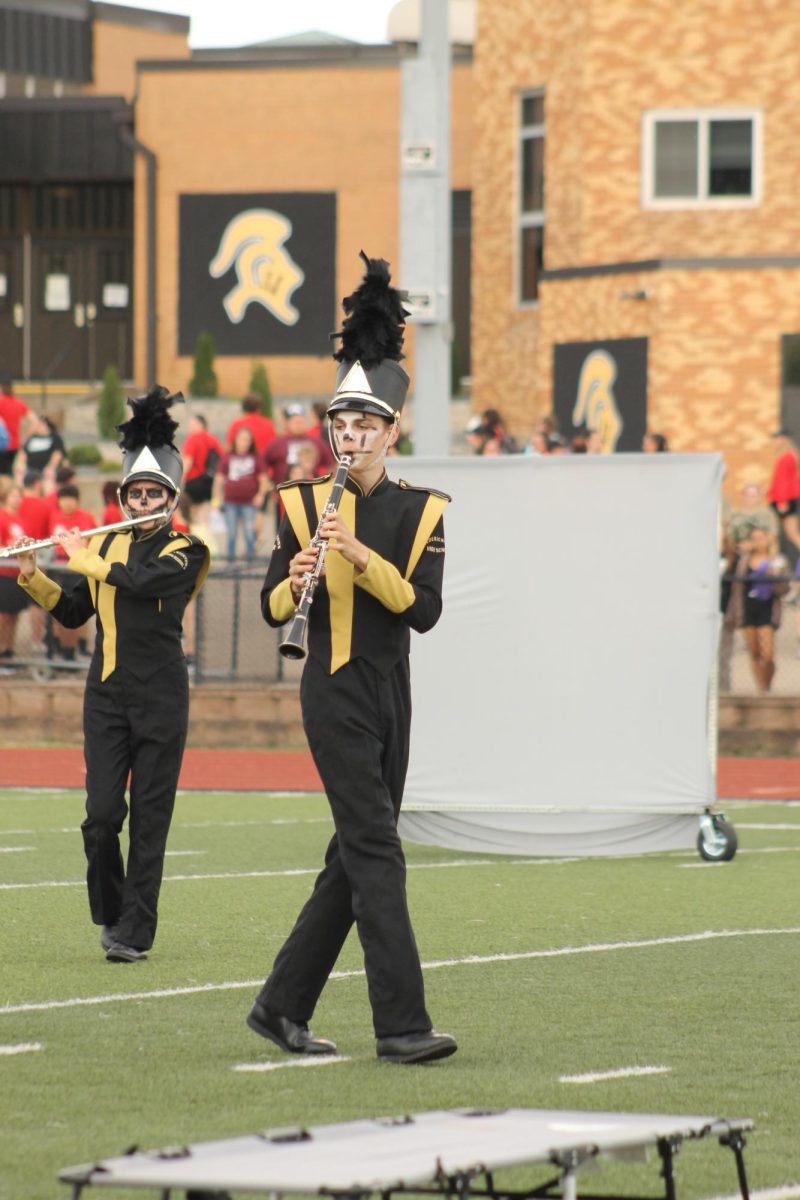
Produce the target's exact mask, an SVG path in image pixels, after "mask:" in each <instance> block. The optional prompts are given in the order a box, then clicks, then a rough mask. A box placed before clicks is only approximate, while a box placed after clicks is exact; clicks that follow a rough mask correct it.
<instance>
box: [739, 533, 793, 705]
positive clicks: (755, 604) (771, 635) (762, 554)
mask: <svg viewBox="0 0 800 1200" xmlns="http://www.w3.org/2000/svg"><path fill="white" fill-rule="evenodd" d="M776 549H777V547H776V544H775V539H774V538H773V537H772V535H770V534H769V533H767V531H766V530H765V529H761V528H760V527H759V526H757V525H756V526H754V527H753V528H752V530H751V532H750V537H749V539H748V541H747V544H746V548H745V549H744V551H743V553H742V554H741V555H740V556H739V560H738V562H737V564H736V570H735V573H734V579H733V587H732V598H731V604H732V605H733V606H734V614H735V617H736V624H737V625H738V626H739V627H740V628H741V629H743V630H744V636H745V641H746V643H747V649H748V651H749V653H750V662H751V665H752V668H753V676H754V678H755V681H756V686H757V687H758V690H759V691H760V692H762V693H764V694H766V693H767V692H769V691H770V689H771V687H772V680H773V677H774V675H775V630H776V629H778V628H779V626H780V623H781V597H782V596H785V595H786V593H787V592H788V590H789V586H790V585H789V582H788V580H787V579H786V578H785V577H786V576H787V575H788V573H789V564H788V562H787V561H786V559H785V558H784V557H783V556H782V555H779V554H777V553H776ZM781 577H782V578H781Z"/></svg>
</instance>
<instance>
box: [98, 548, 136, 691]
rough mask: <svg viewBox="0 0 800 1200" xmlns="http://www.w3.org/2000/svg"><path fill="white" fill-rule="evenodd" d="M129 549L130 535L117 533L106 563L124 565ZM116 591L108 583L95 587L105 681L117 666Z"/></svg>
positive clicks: (107, 553) (109, 549)
mask: <svg viewBox="0 0 800 1200" xmlns="http://www.w3.org/2000/svg"><path fill="white" fill-rule="evenodd" d="M130 549H131V535H130V534H129V533H118V534H117V536H116V537H115V538H114V539H113V541H112V542H111V545H110V546H109V547H108V550H107V551H106V555H105V560H106V562H107V563H109V564H112V563H124V562H127V561H128V555H129V553H130ZM116 599H117V589H116V588H115V587H112V586H111V584H110V583H99V584H98V585H97V605H96V607H97V615H98V617H99V618H100V623H101V625H102V626H103V670H102V673H101V675H100V679H101V681H102V680H106V679H108V677H109V675H110V674H111V673H112V671H114V670H115V668H116V665H117V618H116V612H115V606H116Z"/></svg>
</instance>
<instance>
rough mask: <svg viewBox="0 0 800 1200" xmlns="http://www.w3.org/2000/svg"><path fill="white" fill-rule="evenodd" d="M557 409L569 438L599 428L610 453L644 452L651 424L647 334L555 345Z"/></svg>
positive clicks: (554, 376) (555, 396)
mask: <svg viewBox="0 0 800 1200" xmlns="http://www.w3.org/2000/svg"><path fill="white" fill-rule="evenodd" d="M553 411H554V413H555V415H556V417H557V419H558V426H559V430H560V431H561V434H562V435H563V436H564V437H566V438H567V439H569V438H572V437H574V436H575V435H576V434H577V433H579V432H585V431H587V430H594V431H596V432H597V433H599V435H600V442H601V445H602V449H603V453H604V454H613V453H614V452H615V451H618V450H641V448H642V438H643V437H644V435H645V431H646V428H647V338H620V339H616V340H613V341H605V342H563V343H561V344H559V345H556V346H554V347H553Z"/></svg>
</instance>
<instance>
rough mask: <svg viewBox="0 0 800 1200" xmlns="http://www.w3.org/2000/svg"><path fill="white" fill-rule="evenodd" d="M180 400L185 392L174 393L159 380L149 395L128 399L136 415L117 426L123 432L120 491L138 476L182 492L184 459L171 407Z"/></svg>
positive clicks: (177, 492) (176, 423)
mask: <svg viewBox="0 0 800 1200" xmlns="http://www.w3.org/2000/svg"><path fill="white" fill-rule="evenodd" d="M176 400H183V394H182V393H181V392H176V393H175V394H174V395H171V394H170V393H169V392H168V391H167V389H166V388H165V387H161V386H160V385H159V384H154V385H153V387H152V388H151V389H150V391H149V392H148V393H147V395H145V396H137V397H136V398H135V399H130V398H129V399H128V404H129V405H130V407H131V409H132V411H133V416H132V417H131V418H130V420H129V421H125V422H124V424H122V425H118V426H117V429H118V431H119V432H120V433H121V434H122V437H121V439H120V443H119V445H120V449H121V450H122V483H121V484H120V486H119V491H120V495H122V494H123V493H124V492H125V489H126V488H127V486H128V484H129V483H133V482H134V480H137V479H153V480H156V481H158V482H160V483H163V484H164V485H165V486H166V487H168V488H169V489H170V491H171V492H174V493H175V495H176V496H178V495H180V490H181V489H180V484H181V477H182V475H183V459H182V458H181V456H180V454H179V452H178V450H177V448H176V447H175V445H174V443H173V438H174V437H175V431H176V429H177V428H178V422H177V421H174V420H173V419H172V417H171V416H170V415H169V411H168V410H169V408H170V407H171V405H172V404H173V403H174V402H175V401H176Z"/></svg>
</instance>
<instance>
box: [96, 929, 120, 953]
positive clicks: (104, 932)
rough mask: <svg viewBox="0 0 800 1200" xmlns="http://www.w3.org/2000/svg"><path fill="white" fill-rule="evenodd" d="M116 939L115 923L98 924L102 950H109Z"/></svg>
mask: <svg viewBox="0 0 800 1200" xmlns="http://www.w3.org/2000/svg"><path fill="white" fill-rule="evenodd" d="M116 940H117V927H116V925H101V926H100V946H101V948H102V949H103V950H110V949H111V947H112V946H113V945H114V942H115V941H116Z"/></svg>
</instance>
